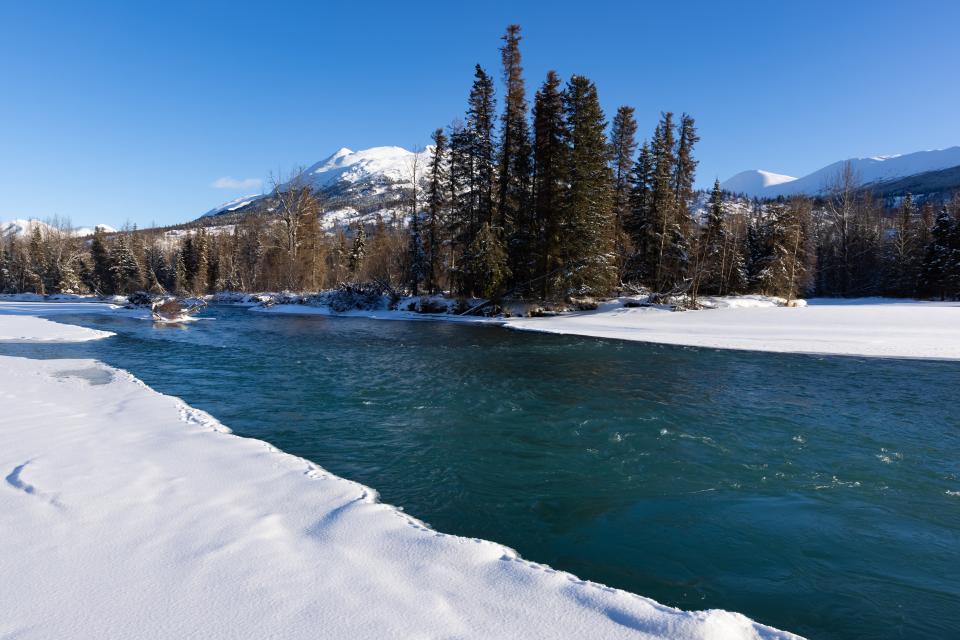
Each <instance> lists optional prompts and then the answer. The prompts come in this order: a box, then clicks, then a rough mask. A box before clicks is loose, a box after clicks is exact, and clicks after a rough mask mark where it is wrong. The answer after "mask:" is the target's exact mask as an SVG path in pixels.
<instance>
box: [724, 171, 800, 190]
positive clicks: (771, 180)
mask: <svg viewBox="0 0 960 640" xmlns="http://www.w3.org/2000/svg"><path fill="white" fill-rule="evenodd" d="M794 180H796V178H794V177H793V176H785V175H782V174H779V173H771V172H769V171H761V170H760V169H750V170H748V171H741V172H740V173H738V174H737V175H735V176H733V177H732V178H729V179H728V180H726V181H724V182H723V184H722V185H720V186H721V187H722V188H723V189H724V190H725V191H729V192H730V193H749V194H754V193H761V192H762V191H763V190H764V189H767V188H768V187H775V186H777V185H780V184H783V183H785V182H793V181H794Z"/></svg>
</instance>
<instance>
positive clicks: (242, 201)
mask: <svg viewBox="0 0 960 640" xmlns="http://www.w3.org/2000/svg"><path fill="white" fill-rule="evenodd" d="M262 197H263V195H257V194H254V195H249V196H240V197H239V198H234V199H233V200H230V201H229V202H224V203H223V204H221V205H220V206H219V207H214V208H213V209H210V211H207V212H206V213H205V214H203V215H202V216H200V217H201V218H206V217H208V216H216V215H220V214H221V213H229V212H231V211H236V210H237V209H242V208H243V207H245V206H247V205H248V204H250V203H251V202H253V201H255V200H259V199H260V198H262Z"/></svg>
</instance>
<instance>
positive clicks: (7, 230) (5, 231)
mask: <svg viewBox="0 0 960 640" xmlns="http://www.w3.org/2000/svg"><path fill="white" fill-rule="evenodd" d="M97 226H98V227H101V228H102V229H103V230H104V231H105V232H107V233H113V232H114V231H116V229H114V228H113V227H110V226H107V225H105V224H100V225H97ZM36 228H39V229H40V230H41V231H47V230H50V229H52V228H53V227H51V226H50V225H49V224H47V223H46V222H41V221H39V220H33V219H26V218H16V219H14V220H0V237H5V236H16V237H18V238H24V237H26V236H29V235H30V234H31V233H33V230H34V229H36ZM95 230H96V227H74V228H73V229H70V233H71V234H72V235H74V236H77V237H82V236H92V235H93V232H94V231H95Z"/></svg>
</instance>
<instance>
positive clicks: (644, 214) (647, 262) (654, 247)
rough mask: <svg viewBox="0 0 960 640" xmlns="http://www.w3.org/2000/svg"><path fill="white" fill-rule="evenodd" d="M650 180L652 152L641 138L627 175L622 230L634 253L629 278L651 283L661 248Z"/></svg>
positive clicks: (651, 181)
mask: <svg viewBox="0 0 960 640" xmlns="http://www.w3.org/2000/svg"><path fill="white" fill-rule="evenodd" d="M653 182H654V164H653V152H652V151H651V149H650V145H649V144H648V143H647V142H646V141H644V143H643V146H642V147H640V155H639V157H638V158H637V162H636V164H634V166H633V172H632V174H631V176H630V201H629V204H630V208H629V210H628V212H627V216H626V218H625V219H624V230H625V231H626V232H627V234H628V235H629V236H630V240H631V244H632V245H633V255H632V256H631V257H630V260H629V262H628V264H627V271H628V277H629V278H631V279H635V280H639V281H640V282H647V283H650V282H652V281H653V279H654V276H655V274H656V270H657V255H658V251H659V248H660V247H659V244H660V243H659V241H658V237H659V235H658V234H659V229H660V227H659V225H658V224H657V220H656V219H655V218H654V215H653V213H654V210H653Z"/></svg>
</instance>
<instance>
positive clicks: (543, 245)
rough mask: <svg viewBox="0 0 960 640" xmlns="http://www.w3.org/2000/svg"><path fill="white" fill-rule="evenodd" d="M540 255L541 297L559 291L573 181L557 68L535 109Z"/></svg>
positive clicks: (545, 82) (536, 186) (535, 166)
mask: <svg viewBox="0 0 960 640" xmlns="http://www.w3.org/2000/svg"><path fill="white" fill-rule="evenodd" d="M533 123H534V124H533V129H534V194H535V196H534V197H535V223H534V224H535V226H536V229H537V236H538V237H537V247H536V254H537V258H538V263H539V265H538V271H539V273H537V276H538V277H539V278H540V280H539V289H540V297H541V298H542V299H548V298H550V297H553V296H554V295H555V294H556V293H557V292H558V289H557V284H558V281H557V278H555V277H554V276H553V275H552V274H554V273H555V272H556V271H557V269H558V268H560V259H561V255H560V247H561V242H562V238H561V228H562V222H563V215H564V211H565V207H566V195H567V194H566V190H567V187H568V185H569V183H570V166H569V165H570V163H569V155H570V150H569V147H568V146H567V140H568V138H569V135H568V131H567V122H566V118H565V113H564V105H563V92H562V91H561V89H560V77H559V76H558V75H557V74H556V72H554V71H550V72H548V73H547V78H546V80H545V81H544V83H543V85H542V86H541V87H540V90H539V91H537V95H536V100H535V102H534V108H533Z"/></svg>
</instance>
